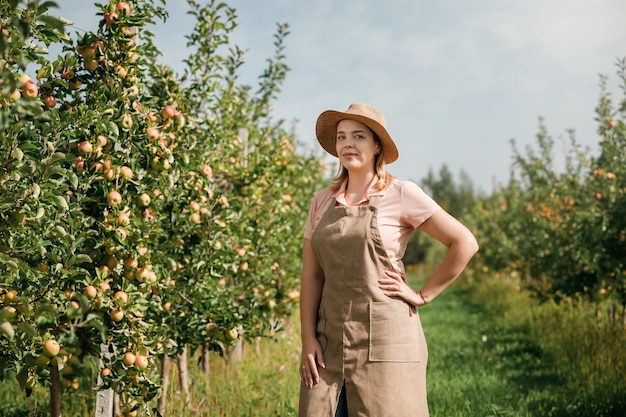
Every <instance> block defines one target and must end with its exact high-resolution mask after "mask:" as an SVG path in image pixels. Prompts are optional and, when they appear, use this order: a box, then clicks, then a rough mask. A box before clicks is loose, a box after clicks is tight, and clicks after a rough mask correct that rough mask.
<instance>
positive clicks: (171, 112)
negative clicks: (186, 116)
mask: <svg viewBox="0 0 626 417" xmlns="http://www.w3.org/2000/svg"><path fill="white" fill-rule="evenodd" d="M161 115H162V116H163V117H164V118H166V119H171V118H172V117H174V116H176V109H175V108H174V107H172V106H165V107H163V109H161Z"/></svg>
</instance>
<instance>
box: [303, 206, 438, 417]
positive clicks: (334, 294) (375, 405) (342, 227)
mask: <svg viewBox="0 0 626 417" xmlns="http://www.w3.org/2000/svg"><path fill="white" fill-rule="evenodd" d="M379 198H380V196H371V198H370V201H369V204H368V205H363V206H350V207H345V206H336V201H335V200H333V201H332V203H331V205H330V207H329V208H328V210H327V211H326V213H325V214H324V215H323V216H322V218H321V219H320V222H319V224H318V225H317V227H316V228H315V231H314V232H313V236H312V238H311V245H312V247H313V250H314V252H315V254H316V256H317V259H318V261H319V263H320V265H321V267H322V270H323V271H324V277H325V283H324V288H323V290H322V298H321V302H320V307H319V311H318V318H317V337H318V340H319V341H320V343H321V345H322V350H323V354H324V362H325V364H326V368H325V369H322V368H319V369H320V383H319V384H317V385H315V386H314V387H313V388H312V389H309V388H307V387H306V386H305V385H304V384H302V385H301V388H300V412H299V415H300V417H305V416H306V417H316V416H320V417H332V416H334V413H335V409H336V408H337V402H338V399H339V395H340V393H341V389H342V387H343V386H344V384H345V390H346V399H347V403H348V414H349V417H357V416H359V417H360V416H362V417H384V416H388V417H409V416H410V417H427V416H428V404H427V402H426V362H427V360H428V351H427V348H426V340H425V338H424V332H423V331H422V325H421V322H420V319H419V315H418V314H417V310H416V309H415V308H414V307H413V306H410V305H409V304H408V303H406V302H405V301H404V300H402V299H400V298H395V297H394V298H391V297H388V296H386V295H384V294H383V292H382V290H380V289H379V288H378V284H377V280H378V279H379V277H383V276H385V274H384V271H385V270H393V269H394V268H393V266H392V264H391V261H390V260H389V257H388V256H387V253H386V252H385V248H384V247H383V243H382V240H381V238H380V234H379V232H378V225H377V213H378V200H379Z"/></svg>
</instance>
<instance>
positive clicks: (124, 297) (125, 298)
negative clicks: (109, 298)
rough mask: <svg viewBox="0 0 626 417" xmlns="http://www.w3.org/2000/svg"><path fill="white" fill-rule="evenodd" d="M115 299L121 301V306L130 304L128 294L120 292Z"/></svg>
mask: <svg viewBox="0 0 626 417" xmlns="http://www.w3.org/2000/svg"><path fill="white" fill-rule="evenodd" d="M113 299H114V300H117V301H119V302H120V303H121V304H126V303H127V302H128V294H126V293H125V292H124V291H118V292H116V293H115V295H113Z"/></svg>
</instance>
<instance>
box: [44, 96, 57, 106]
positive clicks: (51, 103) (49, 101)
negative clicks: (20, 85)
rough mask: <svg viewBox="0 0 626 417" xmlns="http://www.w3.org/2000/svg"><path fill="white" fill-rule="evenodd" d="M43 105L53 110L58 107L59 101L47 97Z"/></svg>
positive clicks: (52, 97)
mask: <svg viewBox="0 0 626 417" xmlns="http://www.w3.org/2000/svg"><path fill="white" fill-rule="evenodd" d="M43 103H44V104H45V105H46V107H47V108H49V109H51V108H53V107H55V106H56V105H57V99H56V98H55V97H54V96H46V97H44V98H43Z"/></svg>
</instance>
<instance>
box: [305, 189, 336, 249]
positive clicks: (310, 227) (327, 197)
mask: <svg viewBox="0 0 626 417" xmlns="http://www.w3.org/2000/svg"><path fill="white" fill-rule="evenodd" d="M332 199H333V194H332V192H331V190H330V189H329V188H325V189H323V190H322V191H320V192H318V193H317V194H316V195H315V197H314V198H313V201H312V202H311V207H310V208H309V215H308V217H307V221H306V225H305V227H304V238H305V239H311V237H312V236H313V231H314V230H315V227H316V226H317V223H319V221H320V219H321V218H322V215H323V214H324V212H325V211H326V209H327V208H328V205H329V204H330V202H331V201H332Z"/></svg>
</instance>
